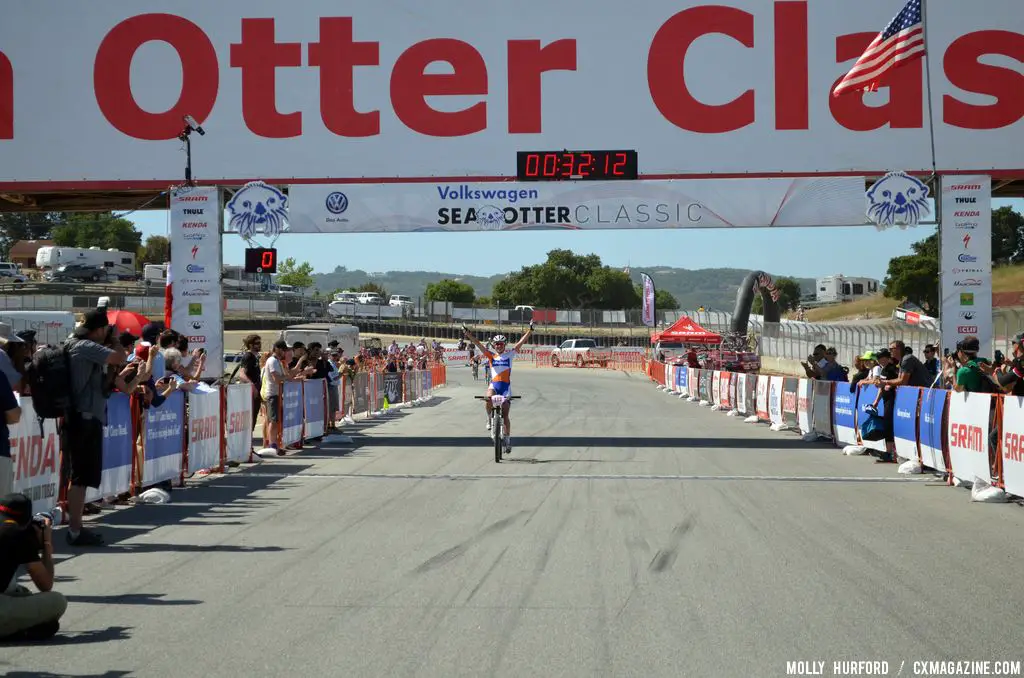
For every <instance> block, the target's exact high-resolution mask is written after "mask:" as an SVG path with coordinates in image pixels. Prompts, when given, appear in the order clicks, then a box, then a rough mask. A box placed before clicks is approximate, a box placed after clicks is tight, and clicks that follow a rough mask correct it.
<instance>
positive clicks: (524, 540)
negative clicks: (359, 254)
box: [0, 368, 1024, 678]
mask: <svg viewBox="0 0 1024 678" xmlns="http://www.w3.org/2000/svg"><path fill="white" fill-rule="evenodd" d="M451 372H452V375H453V376H452V379H453V381H454V382H455V383H454V384H452V385H451V386H449V387H448V388H446V389H442V390H440V391H439V393H440V397H439V398H438V399H436V400H435V402H434V403H433V404H432V405H430V406H424V407H421V408H418V409H415V410H412V411H407V412H406V413H404V414H398V415H394V416H393V418H392V419H389V420H387V421H373V422H370V423H366V424H363V425H360V426H359V427H357V428H358V432H357V433H356V434H355V437H356V444H355V445H354V446H348V447H344V448H340V447H325V448H322V449H306V450H305V451H303V452H301V453H298V454H297V456H294V457H289V458H285V459H275V460H270V461H267V462H264V463H263V464H260V465H258V466H253V467H247V468H245V470H243V471H241V472H235V473H232V474H230V475H228V476H224V477H220V478H217V479H211V480H210V481H208V482H206V483H205V484H204V485H202V486H199V487H193V488H189V489H185V490H180V491H176V492H175V493H174V502H173V503H172V504H169V505H166V506H143V507H136V508H130V509H124V510H119V511H113V512H110V513H107V514H104V516H103V520H104V521H105V522H106V524H107V527H106V534H107V535H108V537H109V538H112V539H114V540H116V543H114V544H112V545H111V546H109V547H108V548H107V549H106V550H103V551H94V552H88V553H81V554H79V555H75V556H74V557H70V558H67V557H66V556H67V554H64V555H62V558H63V559H62V561H61V562H60V563H59V565H58V574H59V578H60V582H59V589H60V590H61V591H63V592H64V593H66V594H67V595H68V596H69V598H70V601H71V603H70V607H69V610H68V613H67V615H66V617H65V620H64V628H63V634H64V635H62V636H61V637H60V638H59V639H58V640H57V641H56V642H54V643H52V644H51V645H50V646H48V647H13V648H12V647H4V648H0V673H4V672H6V675H7V676H29V675H31V676H51V675H62V676H63V675H69V676H144V677H146V678H160V677H163V676H167V677H172V676H173V677H175V678H187V677H190V676H197V677H202V678H209V677H210V676H217V677H218V678H219V677H232V676H240V677H241V676H344V677H362V676H388V677H397V676H439V677H449V676H531V677H533V676H644V677H654V676H671V677H677V676H727V677H732V676H782V675H786V662H787V661H798V660H801V661H825V662H826V664H825V672H824V675H832V662H833V661H839V660H879V661H881V660H884V661H888V662H889V674H890V675H896V674H897V669H898V667H899V666H900V663H901V662H902V661H906V662H908V664H907V666H906V668H905V669H904V670H903V673H902V675H913V673H912V671H911V668H910V667H911V666H912V665H911V664H910V663H909V662H912V661H914V660H940V659H954V660H998V659H1016V660H1019V659H1021V658H1022V656H1021V655H1022V650H1021V647H1022V646H1021V643H1020V628H1021V627H1020V619H1021V617H1020V601H1021V600H1024V577H1022V576H1021V564H1022V563H1024V539H1022V538H1021V535H1022V534H1024V509H1022V508H1021V507H1020V506H1017V505H1013V504H1011V505H979V504H972V503H971V502H970V499H969V494H968V493H967V492H966V491H964V490H957V489H952V488H947V487H945V486H942V485H940V484H938V483H935V482H934V481H933V480H932V479H930V478H920V477H919V478H917V479H912V480H909V481H908V480H905V479H901V478H899V477H898V476H897V474H896V469H895V467H894V466H892V465H881V464H876V463H874V460H873V459H871V458H863V457H854V458H850V457H844V456H842V454H841V453H840V452H839V451H838V450H836V449H834V448H831V447H828V446H824V445H807V444H805V443H802V442H800V441H799V440H798V439H797V438H796V436H794V435H792V434H781V433H772V432H770V431H768V430H767V427H765V426H753V425H749V424H743V423H741V422H740V421H739V420H737V419H732V418H727V417H725V416H724V414H721V413H717V412H711V411H709V410H707V409H704V408H699V407H697V406H696V405H695V404H689V403H684V402H681V401H679V400H677V399H675V398H672V397H670V396H667V395H665V394H662V393H659V392H658V391H656V390H655V389H654V388H653V387H652V386H651V385H650V384H649V383H647V382H646V381H645V380H644V379H643V378H642V377H640V376H638V375H627V374H623V373H617V372H601V371H590V370H587V371H583V370H575V369H571V368H569V369H563V370H548V369H519V370H517V373H516V380H515V384H516V390H517V392H518V393H519V394H521V395H523V396H524V400H522V401H520V402H519V403H517V404H516V405H515V412H514V418H513V431H514V433H515V435H514V437H513V441H514V443H515V444H516V446H515V449H514V450H513V454H512V458H511V459H510V460H508V461H507V462H506V463H502V464H500V465H496V464H495V463H494V462H493V460H492V458H491V451H490V449H489V447H488V443H489V441H488V439H487V438H486V437H485V436H486V431H485V430H484V416H483V412H482V410H481V406H480V405H479V403H478V402H477V401H474V400H472V398H471V396H473V395H474V394H478V393H480V388H479V386H477V385H474V384H473V382H472V380H471V378H470V377H469V375H468V373H467V371H466V370H464V369H463V370H458V369H455V370H452V371H451ZM794 478H805V479H804V480H794ZM59 541H60V540H59V539H58V542H59ZM65 550H66V547H65Z"/></svg>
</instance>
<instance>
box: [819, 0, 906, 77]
mask: <svg viewBox="0 0 1024 678" xmlns="http://www.w3.org/2000/svg"><path fill="white" fill-rule="evenodd" d="M923 1H924V0H910V2H908V3H907V4H906V5H904V7H903V9H902V10H901V11H900V13H899V14H897V15H896V17H895V18H894V19H893V20H892V21H890V22H889V25H888V26H886V27H885V30H884V31H882V32H881V33H879V34H878V36H877V37H875V39H874V40H872V41H871V44H870V45H868V48H867V49H866V50H864V54H862V55H861V56H860V58H859V59H857V63H855V64H854V65H853V68H851V69H850V72H849V73H847V74H846V77H844V78H843V79H842V80H840V81H839V84H837V85H836V88H835V89H834V90H832V96H839V95H840V94H843V93H844V92H856V91H864V92H874V91H876V90H877V89H878V83H879V81H880V80H881V79H882V76H883V75H885V73H887V72H888V71H890V70H891V69H893V68H896V67H897V66H899V65H900V64H903V63H906V62H908V61H911V60H913V59H917V58H919V57H921V56H923V55H924V19H923V16H922V10H921V3H922V2H923Z"/></svg>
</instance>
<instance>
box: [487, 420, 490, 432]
mask: <svg viewBox="0 0 1024 678" xmlns="http://www.w3.org/2000/svg"><path fill="white" fill-rule="evenodd" d="M487 430H488V431H490V430H491V420H490V419H488V420H487Z"/></svg>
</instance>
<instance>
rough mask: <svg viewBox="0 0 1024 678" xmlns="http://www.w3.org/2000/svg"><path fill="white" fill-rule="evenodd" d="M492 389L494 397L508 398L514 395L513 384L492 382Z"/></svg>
mask: <svg viewBox="0 0 1024 678" xmlns="http://www.w3.org/2000/svg"><path fill="white" fill-rule="evenodd" d="M491 389H493V390H494V395H500V396H505V397H506V398H507V397H509V396H511V395H512V384H510V383H508V382H507V381H492V382H491Z"/></svg>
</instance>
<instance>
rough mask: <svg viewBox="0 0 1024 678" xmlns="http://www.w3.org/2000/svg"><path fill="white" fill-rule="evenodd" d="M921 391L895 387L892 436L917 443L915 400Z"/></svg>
mask: <svg viewBox="0 0 1024 678" xmlns="http://www.w3.org/2000/svg"><path fill="white" fill-rule="evenodd" d="M920 394H921V391H920V389H916V388H898V389H896V404H895V407H896V412H895V416H894V417H893V429H892V432H893V436H894V437H896V438H899V439H901V440H907V441H910V442H912V443H914V444H917V401H918V399H919V397H920Z"/></svg>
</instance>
